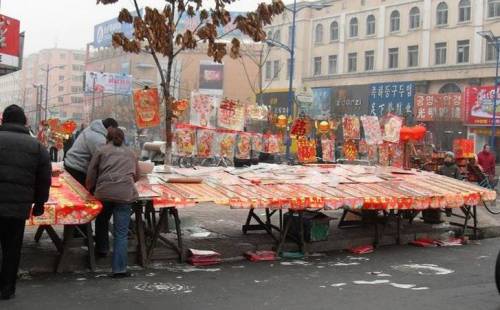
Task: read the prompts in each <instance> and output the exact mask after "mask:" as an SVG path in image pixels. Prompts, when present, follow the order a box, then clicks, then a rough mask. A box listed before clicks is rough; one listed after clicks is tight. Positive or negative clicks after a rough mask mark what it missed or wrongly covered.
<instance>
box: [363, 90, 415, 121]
mask: <svg viewBox="0 0 500 310" xmlns="http://www.w3.org/2000/svg"><path fill="white" fill-rule="evenodd" d="M414 96H415V84H414V83H411V82H399V83H377V84H371V85H370V115H374V116H384V115H386V114H388V113H392V114H396V115H401V116H408V115H411V114H412V113H413V97H414Z"/></svg>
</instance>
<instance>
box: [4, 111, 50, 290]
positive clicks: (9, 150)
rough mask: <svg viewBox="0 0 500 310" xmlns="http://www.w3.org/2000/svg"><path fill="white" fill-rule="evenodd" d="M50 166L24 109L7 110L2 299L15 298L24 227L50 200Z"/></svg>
mask: <svg viewBox="0 0 500 310" xmlns="http://www.w3.org/2000/svg"><path fill="white" fill-rule="evenodd" d="M51 174H52V173H51V164H50V159H49V154H48V152H47V150H46V149H45V148H44V147H43V145H41V144H40V143H39V142H38V141H37V140H36V139H35V138H33V137H31V135H30V132H29V130H28V128H27V127H26V116H25V115H24V111H23V109H22V108H21V107H19V106H17V105H11V106H8V107H7V108H6V109H5V110H4V112H3V119H2V125H1V126H0V244H1V249H2V266H1V270H0V298H1V299H10V298H13V297H14V294H15V290H16V278H17V271H18V268H19V261H20V258H21V247H22V244H23V236H24V227H25V223H26V219H27V218H29V216H30V213H31V209H32V206H33V215H35V216H40V215H42V214H43V211H44V210H43V208H44V203H46V202H47V200H48V199H49V190H50V183H51Z"/></svg>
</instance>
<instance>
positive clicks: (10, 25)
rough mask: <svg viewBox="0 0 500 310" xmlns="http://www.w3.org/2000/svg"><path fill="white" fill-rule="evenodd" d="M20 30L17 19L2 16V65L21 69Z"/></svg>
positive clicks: (0, 40)
mask: <svg viewBox="0 0 500 310" xmlns="http://www.w3.org/2000/svg"><path fill="white" fill-rule="evenodd" d="M19 30H20V22H19V20H17V19H13V18H10V17H8V16H5V15H0V65H1V66H6V67H14V68H17V67H19V54H20V46H19Z"/></svg>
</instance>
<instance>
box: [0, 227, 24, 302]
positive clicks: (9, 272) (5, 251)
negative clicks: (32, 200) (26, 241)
mask: <svg viewBox="0 0 500 310" xmlns="http://www.w3.org/2000/svg"><path fill="white" fill-rule="evenodd" d="M25 225H26V220H24V219H17V218H6V217H0V243H1V246H2V269H1V270H0V292H1V294H2V297H7V296H10V295H13V294H14V293H15V292H16V279H17V271H18V269H19V261H20V260H21V247H22V245H23V237H24V227H25Z"/></svg>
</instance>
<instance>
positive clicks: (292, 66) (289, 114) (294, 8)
mask: <svg viewBox="0 0 500 310" xmlns="http://www.w3.org/2000/svg"><path fill="white" fill-rule="evenodd" d="M329 6H330V5H328V4H311V5H306V6H301V7H300V8H297V0H294V1H293V5H292V8H291V9H290V8H288V7H285V8H286V9H287V10H288V11H290V12H291V13H292V29H291V40H290V46H287V45H285V44H283V43H281V42H278V41H275V40H273V39H270V38H268V39H267V40H266V43H267V44H268V45H269V46H276V47H279V48H282V49H284V50H286V51H287V52H288V53H290V69H289V77H288V78H289V81H288V107H287V119H291V118H292V117H293V79H294V71H295V29H296V21H297V13H298V12H300V11H301V10H303V9H306V8H313V9H315V10H321V9H323V8H326V7H329ZM285 144H286V159H287V161H290V146H291V144H292V140H291V138H290V126H289V124H287V126H286V141H285Z"/></svg>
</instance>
